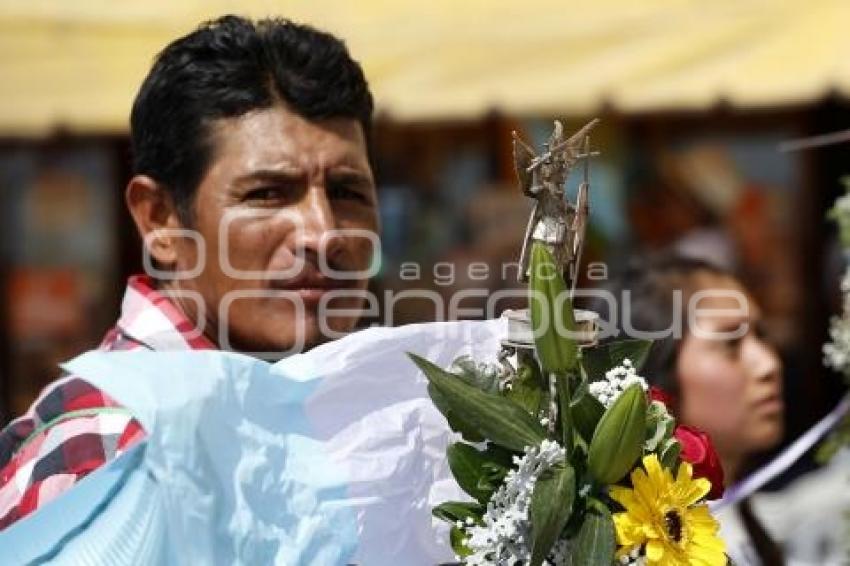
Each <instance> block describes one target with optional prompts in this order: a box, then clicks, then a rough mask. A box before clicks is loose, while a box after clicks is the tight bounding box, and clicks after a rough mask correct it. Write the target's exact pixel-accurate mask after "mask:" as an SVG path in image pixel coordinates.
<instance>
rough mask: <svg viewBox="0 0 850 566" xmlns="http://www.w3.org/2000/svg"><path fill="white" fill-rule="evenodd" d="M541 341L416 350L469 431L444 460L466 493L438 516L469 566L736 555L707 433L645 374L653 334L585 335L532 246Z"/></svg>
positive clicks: (440, 404) (546, 260) (709, 561)
mask: <svg viewBox="0 0 850 566" xmlns="http://www.w3.org/2000/svg"><path fill="white" fill-rule="evenodd" d="M530 255H531V259H530V269H529V276H530V279H529V306H530V309H529V310H530V322H531V328H532V330H533V335H534V340H533V342H534V344H533V348H530V349H528V350H517V352H516V354H515V356H514V358H512V359H511V360H510V361H507V365H509V366H510V367H511V368H513V370H514V371H508V370H505V369H503V368H502V369H499V368H498V366H495V365H488V364H484V363H476V362H475V361H474V360H469V359H464V360H458V361H457V362H456V363H455V364H453V366H452V367H451V368H449V369H448V370H446V369H443V368H440V367H438V366H436V365H434V364H432V363H430V362H429V361H427V360H425V359H423V358H421V357H418V356H415V355H411V357H412V358H413V360H414V362H415V363H416V364H417V365H418V366H419V368H420V369H421V370H422V371H423V372H424V374H425V375H426V376H427V378H428V381H429V388H428V390H429V393H430V395H431V398H432V400H433V402H434V403H435V405H436V407H437V408H438V409H439V410H440V412H441V413H442V414H443V415H444V416H445V417H446V419H447V421H448V423H449V425H450V426H451V428H452V429H453V430H454V431H455V432H456V433H458V434H459V435H460V437H461V440H459V441H457V442H454V443H452V444H450V446H449V447H448V449H447V458H448V464H449V467H450V469H451V471H452V474H453V475H454V477H455V479H456V481H457V483H458V485H459V486H460V487H461V488H462V489H463V491H464V492H465V493H467V494H468V495H469V497H470V500H468V501H449V502H445V503H442V504H441V505H438V506H437V507H436V508H434V509H433V514H434V515H435V516H436V517H438V518H440V519H443V520H445V521H448V522H449V523H450V524H451V525H452V527H451V534H450V543H451V545H452V548H453V550H454V552H455V554H456V556H457V560H459V561H461V562H462V563H463V564H468V565H479V564H506V565H511V566H514V565H516V566H519V565H530V566H539V565H542V564H548V565H563V564H580V565H596V564H599V565H606V566H607V565H610V564H614V563H617V564H671V565H676V564H700V565H720V564H726V563H727V557H726V555H725V547H724V544H723V542H722V540H721V539H720V538H719V537H718V534H717V533H718V524H717V522H716V521H715V519H714V518H713V517H712V515H711V513H710V512H709V508H708V505H707V504H706V499H707V498H708V497H709V496H711V497H714V496H717V495H719V494H720V493H721V490H722V472H720V468H719V465H718V464H717V458H716V455H715V453H714V451H713V449H712V448H711V445H710V442H708V438H707V437H706V436H705V435H703V434H701V433H699V432H698V431H695V430H693V429H687V428H684V427H679V428H677V427H676V423H675V420H674V418H673V417H672V416H671V415H670V413H669V412H668V410H667V407H666V406H665V404H664V402H662V401H661V400H660V399H659V395H657V394H654V393H653V391H652V390H651V388H649V387H648V386H647V383H646V381H645V380H644V379H643V378H642V377H640V375H639V371H640V368H641V364H642V362H643V360H645V358H646V355H647V354H648V352H649V348H650V346H651V343H649V342H647V341H641V340H624V341H620V342H614V343H607V344H604V345H596V344H590V345H584V346H581V345H579V340H578V339H577V337H578V336H579V335H580V333H578V332H577V328H576V316H575V312H574V311H573V307H572V302H571V299H570V294H569V292H568V291H567V287H566V284H565V282H564V278H563V276H562V274H561V271H560V270H559V269H558V267H557V266H556V263H555V260H554V259H553V257H552V254H551V253H550V252H549V250H548V249H547V248H546V246H545V245H542V244H539V243H534V245H533V247H532V249H531V254H530Z"/></svg>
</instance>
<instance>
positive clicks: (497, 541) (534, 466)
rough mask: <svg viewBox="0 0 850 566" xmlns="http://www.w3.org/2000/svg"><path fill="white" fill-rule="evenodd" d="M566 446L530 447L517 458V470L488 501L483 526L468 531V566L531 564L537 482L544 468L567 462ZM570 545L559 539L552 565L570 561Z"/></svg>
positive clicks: (547, 442) (550, 559)
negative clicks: (533, 496)
mask: <svg viewBox="0 0 850 566" xmlns="http://www.w3.org/2000/svg"><path fill="white" fill-rule="evenodd" d="M564 457H565V452H564V449H563V448H562V447H561V446H560V445H559V444H558V443H557V442H555V441H552V440H544V441H543V442H542V443H541V444H540V446H533V447H527V448H526V449H525V455H524V456H523V457H522V458H520V457H517V456H515V457H514V464H515V465H516V468H515V469H512V470H510V471H508V474H507V476H505V481H504V483H503V484H502V485H501V486H500V487H499V489H498V490H497V491H496V493H494V494H493V497H492V498H491V499H490V501H489V502H488V503H487V511H486V513H485V514H484V517H483V518H482V521H483V523H484V524H483V525H475V526H472V527H468V528H466V529H465V530H464V532H465V534H466V539H465V544H466V546H467V548H469V549H470V550H471V551H472V554H471V555H469V556H467V557H466V558H465V559H464V564H467V565H468V566H494V565H501V564H517V563H527V562H528V561H529V560H530V559H531V547H530V542H531V524H530V522H529V518H528V510H529V506H530V505H531V493H532V491H533V489H534V483H535V482H536V481H537V478H538V477H540V474H542V473H543V472H544V471H546V470H547V469H549V468H550V467H551V466H553V465H554V464H555V463H557V462H560V461H563V460H564ZM568 550H569V549H568V546H567V542H566V541H565V540H559V541H558V542H557V543H556V544H555V546H554V548H553V549H552V552H551V553H550V555H549V557H548V558H547V560H546V561H545V562H544V564H545V565H548V566H565V565H567V564H569V556H568Z"/></svg>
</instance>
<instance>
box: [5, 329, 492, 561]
mask: <svg viewBox="0 0 850 566" xmlns="http://www.w3.org/2000/svg"><path fill="white" fill-rule="evenodd" d="M504 332H505V326H504V323H503V322H502V321H499V320H495V321H487V322H448V323H433V324H421V325H411V326H406V327H401V328H394V329H386V328H374V329H369V330H364V331H361V332H358V333H355V334H353V335H351V336H348V337H346V338H344V339H342V340H338V341H336V342H332V343H329V344H326V345H323V346H320V347H318V348H315V349H313V350H311V351H310V352H308V353H306V354H300V355H296V356H292V357H290V358H287V359H285V360H283V361H281V362H279V363H277V364H273V365H272V364H268V363H265V362H262V361H259V360H256V359H253V358H249V357H247V356H242V355H238V354H227V353H222V352H181V353H177V352H175V353H154V352H117V353H102V352H89V353H87V354H84V355H82V356H80V357H78V358H76V359H75V360H73V361H71V362H69V363H68V364H66V365H65V369H66V370H68V371H70V372H73V373H76V374H78V375H80V376H81V377H83V378H85V379H87V380H89V381H91V382H92V383H94V384H95V385H97V386H98V387H101V388H103V389H104V390H105V391H106V392H108V393H109V394H110V395H112V396H113V397H114V398H115V399H117V400H118V401H119V402H120V403H122V404H123V405H125V406H126V407H127V408H129V409H130V410H131V411H132V412H133V414H134V415H135V416H136V417H137V418H138V419H139V421H140V422H141V423H142V426H144V428H145V430H146V431H147V432H148V437H147V440H146V441H145V442H143V443H142V444H140V445H138V446H137V447H136V448H134V449H132V450H130V451H128V452H127V453H125V454H124V455H122V457H120V458H118V459H117V460H115V461H114V462H112V463H111V464H109V465H107V466H105V467H103V468H101V469H100V470H97V471H96V472H94V473H92V474H91V475H89V476H88V477H86V478H85V479H84V480H82V481H81V482H80V483H79V484H78V485H77V486H75V487H74V488H73V489H72V490H70V491H69V492H68V493H66V494H64V495H62V496H61V497H59V498H58V499H57V500H55V501H53V502H51V503H49V504H47V505H46V506H45V507H43V508H42V509H40V510H39V511H38V512H37V513H35V514H33V515H32V516H30V517H27V518H26V519H24V520H22V521H19V522H18V523H16V524H15V525H13V526H11V527H10V528H8V529H6V530H5V531H3V532H0V549H2V551H0V562H3V563H6V561H9V563H13V564H25V563H32V562H35V563H38V562H43V561H51V562H54V563H59V564H65V563H67V564H92V565H94V564H97V565H109V564H122V565H123V564H189V563H198V564H202V563H203V564H272V563H275V564H286V565H301V564H316V565H326V564H327V565H332V564H334V565H335V564H351V563H356V564H363V565H369V566H372V565H383V564H387V565H390V564H392V565H398V564H405V565H411V566H415V565H420V564H421V565H434V564H438V563H440V562H444V561H451V560H452V559H453V556H452V553H451V550H450V548H449V545H448V529H447V526H446V525H444V524H442V523H441V522H440V521H437V520H435V519H433V518H432V516H431V508H432V507H433V506H434V505H436V504H437V503H440V502H442V501H445V500H447V499H466V497H465V496H464V495H463V494H462V492H461V491H460V489H459V488H458V487H457V485H456V484H455V482H454V480H453V479H452V478H451V474H450V472H449V469H448V465H447V463H446V460H445V448H446V446H447V444H448V442H449V441H450V440H451V439H452V434H451V432H450V431H449V429H448V427H447V425H446V423H445V420H444V419H443V417H442V415H440V413H439V412H438V411H437V410H436V409H435V408H434V407H433V405H432V403H431V401H430V398H429V397H428V395H427V391H426V386H427V381H426V379H425V377H424V376H423V375H422V374H421V373H420V372H419V371H418V370H417V369H416V367H415V366H414V364H413V363H412V362H411V361H410V360H409V359H408V358H407V356H406V355H405V354H406V352H415V353H417V354H420V355H422V356H424V357H426V358H428V359H430V360H432V361H434V362H436V363H438V364H440V365H442V366H447V365H448V364H449V363H450V362H451V361H452V360H453V359H454V358H456V357H457V356H459V355H463V354H468V355H471V356H473V357H474V358H475V359H478V360H495V357H496V354H497V352H498V348H499V340H500V338H502V337H503V336H504V335H505V334H504Z"/></svg>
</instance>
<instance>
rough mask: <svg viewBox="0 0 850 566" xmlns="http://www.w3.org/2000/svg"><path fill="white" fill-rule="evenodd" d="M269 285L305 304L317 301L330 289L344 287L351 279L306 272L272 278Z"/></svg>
mask: <svg viewBox="0 0 850 566" xmlns="http://www.w3.org/2000/svg"><path fill="white" fill-rule="evenodd" d="M269 283H270V284H269V286H270V287H271V288H272V289H273V290H275V291H281V292H282V294H284V295H287V296H292V297H298V298H300V299H301V300H302V301H303V302H304V303H305V304H315V303H318V302H319V301H320V300H321V299H322V297H324V296H325V295H326V294H328V293H329V292H331V291H335V290H338V289H346V288H349V287H350V286H351V281H345V280H338V279H331V278H329V277H324V276H322V275H315V274H308V275H303V276H299V277H295V278H292V279H287V280H279V279H274V280H271V281H270V282H269Z"/></svg>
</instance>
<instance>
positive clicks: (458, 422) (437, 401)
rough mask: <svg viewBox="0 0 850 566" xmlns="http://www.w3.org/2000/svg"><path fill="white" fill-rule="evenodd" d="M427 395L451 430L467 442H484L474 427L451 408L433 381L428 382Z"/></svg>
mask: <svg viewBox="0 0 850 566" xmlns="http://www.w3.org/2000/svg"><path fill="white" fill-rule="evenodd" d="M428 395H430V396H431V401H433V402H434V406H435V407H437V410H439V411H440V412H441V413H442V414H443V416H444V417H446V421H447V422H448V423H449V427H450V428H451V429H452V430H453V431H455V432H457V433H459V434H460V435H461V436H462V437H463V439H464V440H466V441H468V442H484V437H483V436H481V434H479V433H478V431H477V430H476V429H475V427H474V426H472V425H471V424H469V423H468V422H466V421H465V420H464V418H463V416H461V415H460V414H459V413H458V412H457V411H453V410H452V408H451V407H450V406H449V403H448V402H447V401H446V398H445V397H444V396H443V394H442V393H440V391H439V390H438V389H437V388H436V387H435V386H434V384H433V383H429V384H428Z"/></svg>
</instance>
